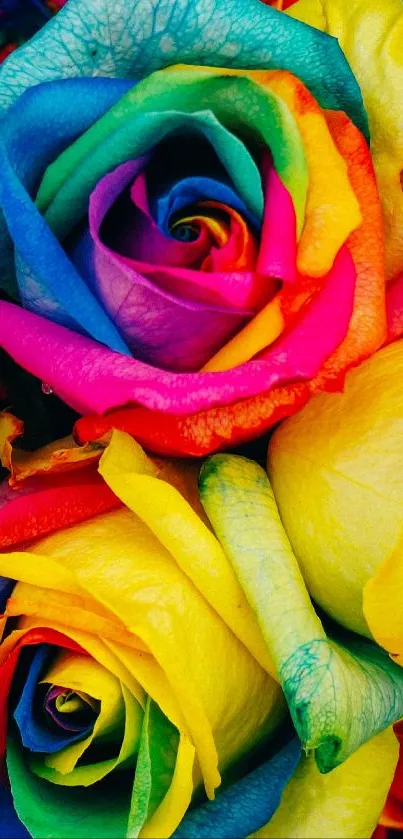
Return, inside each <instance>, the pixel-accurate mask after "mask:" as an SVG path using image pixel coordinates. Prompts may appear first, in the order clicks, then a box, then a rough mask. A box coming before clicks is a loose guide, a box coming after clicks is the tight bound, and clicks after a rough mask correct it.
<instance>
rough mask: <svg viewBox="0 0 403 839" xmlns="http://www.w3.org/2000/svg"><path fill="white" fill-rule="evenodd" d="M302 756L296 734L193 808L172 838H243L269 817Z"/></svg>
mask: <svg viewBox="0 0 403 839" xmlns="http://www.w3.org/2000/svg"><path fill="white" fill-rule="evenodd" d="M300 757H301V744H300V742H299V740H298V739H297V738H295V739H294V740H291V742H290V743H288V745H287V746H285V747H284V748H283V749H281V751H280V752H278V753H277V754H275V755H274V756H273V757H272V758H271V760H268V761H267V762H266V763H264V764H263V765H262V766H259V767H258V769H255V771H254V772H251V773H250V774H249V775H247V776H246V777H245V778H242V780H241V781H238V783H236V784H233V785H232V786H230V787H228V789H227V790H225V792H223V793H222V794H221V795H220V794H218V795H217V798H216V799H215V800H214V801H209V802H208V803H207V804H202V805H201V806H200V807H198V808H197V809H195V810H192V811H191V812H190V813H189V814H188V815H187V816H185V818H184V819H183V821H182V822H181V824H180V825H179V827H178V829H177V830H176V831H175V833H174V834H173V837H172V839H207V837H208V839H223V837H225V839H243V837H246V836H249V834H250V833H253V832H254V831H256V830H259V829H260V828H261V827H263V825H265V824H267V822H268V821H270V819H271V817H272V816H273V814H274V813H275V811H276V810H277V807H278V805H279V803H280V798H281V795H282V792H283V789H284V787H285V786H286V784H287V783H288V781H289V780H290V778H291V776H292V775H293V774H294V771H295V769H296V767H297V764H298V761H299V759H300Z"/></svg>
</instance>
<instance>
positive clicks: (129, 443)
mask: <svg viewBox="0 0 403 839" xmlns="http://www.w3.org/2000/svg"><path fill="white" fill-rule="evenodd" d="M99 471H100V473H101V475H102V477H103V478H104V480H105V481H106V483H107V484H108V485H109V486H110V488H111V489H112V490H113V492H114V493H115V495H117V496H118V498H120V499H121V500H122V501H123V503H124V504H126V506H127V507H129V508H130V509H131V510H133V512H135V513H136V515H138V516H139V517H140V518H141V519H142V521H144V523H145V524H146V525H147V526H148V527H149V528H150V530H151V531H152V532H153V533H155V535H156V536H157V538H158V539H159V541H160V543H161V544H162V545H164V547H165V548H166V549H167V550H168V551H169V552H170V553H171V555H172V556H173V557H174V558H175V560H176V562H177V563H178V565H179V567H180V568H181V569H182V571H183V572H184V573H185V574H186V575H187V576H188V577H189V578H190V579H191V580H192V582H193V583H194V584H195V585H196V586H197V588H198V589H199V591H200V592H201V593H202V594H203V595H204V597H205V598H206V600H207V601H208V602H209V603H210V604H211V606H212V607H213V608H214V609H215V610H216V612H217V613H218V614H219V615H220V616H221V617H222V618H223V619H224V620H225V623H226V624H227V625H228V626H229V627H230V628H231V629H232V630H233V632H234V633H235V635H236V636H237V637H238V638H239V639H240V640H241V641H242V643H243V644H245V646H246V647H247V648H248V650H249V651H250V652H251V653H252V655H254V656H255V658H256V660H257V661H258V662H259V663H260V664H261V665H262V666H263V667H265V668H266V669H267V671H268V672H270V673H271V674H272V675H275V669H274V667H273V665H272V663H271V662H270V659H269V657H268V654H267V650H266V646H265V642H264V640H263V636H262V634H261V632H260V630H259V627H258V624H257V622H256V620H255V619H254V616H253V612H252V610H251V608H250V606H249V604H248V601H247V599H246V597H245V594H244V592H243V590H242V588H241V586H240V585H239V583H238V580H237V578H236V575H235V574H234V572H233V570H232V568H231V566H230V564H229V562H228V560H227V558H226V556H225V554H224V551H223V550H222V548H221V546H220V543H219V542H218V540H217V539H216V538H215V536H214V535H213V534H212V533H211V531H210V530H209V529H208V527H206V525H205V524H204V522H203V521H201V519H200V518H199V516H198V515H197V514H196V513H195V511H194V510H193V509H192V507H191V506H190V504H188V503H187V501H186V500H185V499H184V498H183V496H182V495H181V494H180V493H179V492H178V491H177V490H176V489H175V488H174V487H172V486H171V485H170V484H168V483H166V482H165V481H161V480H158V479H155V478H154V477H152V473H151V471H150V467H149V465H145V461H144V453H143V450H142V448H141V446H139V445H138V443H136V442H135V440H133V439H132V438H131V437H129V435H128V434H124V433H123V432H121V431H114V432H113V434H112V439H111V442H110V445H109V446H108V448H107V449H106V451H105V453H104V455H103V456H102V459H101V462H100V465H99Z"/></svg>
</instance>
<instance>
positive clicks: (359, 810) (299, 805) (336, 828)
mask: <svg viewBox="0 0 403 839" xmlns="http://www.w3.org/2000/svg"><path fill="white" fill-rule="evenodd" d="M398 754H399V747H398V742H397V739H396V737H395V735H394V734H393V731H392V729H388V730H386V731H383V732H382V733H381V734H378V735H377V736H376V737H374V738H373V739H372V740H370V741H369V743H366V744H365V745H364V746H361V748H360V749H358V751H357V752H355V754H353V755H352V756H351V757H350V758H349V759H348V760H346V761H345V763H343V764H342V765H341V766H338V767H337V769H334V770H333V772H330V773H329V774H328V775H321V774H320V773H319V771H318V769H317V768H316V766H315V761H314V759H313V756H310V757H303V758H302V759H301V762H300V764H299V766H298V768H297V770H296V772H295V773H294V775H293V777H292V779H291V781H290V782H289V784H288V785H287V787H286V789H285V791H284V793H283V796H282V799H281V803H280V806H279V808H278V810H277V811H276V813H275V814H274V816H273V818H272V819H271V821H270V822H269V824H268V825H266V827H263V828H262V829H261V830H259V831H258V832H257V833H254V834H253V837H254V839H290V837H292V839H323V837H324V836H326V837H327V839H366V837H368V839H369V837H370V836H372V833H373V831H374V830H375V827H376V825H377V824H378V819H379V816H380V814H381V812H382V807H383V804H384V802H385V799H386V796H387V793H388V790H389V786H390V784H391V782H392V779H393V775H394V771H395V767H396V763H397V759H398Z"/></svg>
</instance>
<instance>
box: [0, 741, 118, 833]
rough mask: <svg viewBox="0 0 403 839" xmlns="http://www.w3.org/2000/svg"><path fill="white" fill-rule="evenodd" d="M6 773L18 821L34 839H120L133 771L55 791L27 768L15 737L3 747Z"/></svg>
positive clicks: (51, 785) (55, 786)
mask: <svg viewBox="0 0 403 839" xmlns="http://www.w3.org/2000/svg"><path fill="white" fill-rule="evenodd" d="M7 769H8V775H9V778H10V783H11V788H12V793H13V797H14V805H15V809H16V812H17V814H18V817H19V818H20V820H21V821H22V822H23V824H24V825H25V827H26V828H27V830H28V831H29V833H30V834H31V836H32V837H33V839H54V838H55V836H57V839H94V837H97V839H111V837H113V839H124V837H125V836H126V826H127V816H128V812H129V807H130V796H131V789H132V784H133V775H132V773H129V772H127V773H121V772H117V773H114V774H113V775H112V776H109V778H108V779H107V780H106V781H101V782H100V783H99V784H96V785H95V786H93V787H88V788H86V787H77V788H69V787H58V786H57V785H55V784H49V783H48V782H47V781H44V780H42V778H38V777H37V776H36V775H34V774H33V773H32V772H31V771H30V769H29V768H28V766H27V764H26V762H25V759H24V754H23V750H22V748H21V746H20V745H19V742H18V740H17V737H16V736H15V735H13V734H12V735H11V736H10V737H9V739H8V743H7Z"/></svg>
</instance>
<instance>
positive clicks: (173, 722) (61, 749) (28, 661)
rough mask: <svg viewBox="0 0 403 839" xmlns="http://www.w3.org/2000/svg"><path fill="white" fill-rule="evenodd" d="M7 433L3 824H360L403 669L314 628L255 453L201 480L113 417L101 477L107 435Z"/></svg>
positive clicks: (217, 830)
mask: <svg viewBox="0 0 403 839" xmlns="http://www.w3.org/2000/svg"><path fill="white" fill-rule="evenodd" d="M0 428H1V430H2V459H3V463H6V464H7V466H8V468H9V470H10V471H11V479H10V484H9V485H7V484H6V485H2V492H3V496H2V498H3V499H4V498H5V496H6V495H7V493H8V500H7V503H6V504H3V506H2V507H1V509H0V525H1V534H2V537H3V542H2V549H3V552H2V553H1V554H0V575H2V577H1V583H0V593H1V598H2V601H3V602H4V607H3V608H4V615H3V618H2V621H1V629H2V641H1V644H0V678H1V684H2V692H1V702H0V750H1V753H2V759H3V760H4V757H5V758H6V780H5V781H4V780H3V782H2V783H0V801H1V804H2V809H1V814H2V815H1V818H0V825H2V826H1V835H4V836H6V835H10V831H11V827H12V826H13V825H14V828H15V823H16V819H17V817H18V819H19V820H20V821H21V822H22V824H23V825H25V827H26V829H27V830H28V833H29V835H31V836H33V837H34V839H36V837H38V839H46V837H49V839H50V837H54V836H55V835H57V837H58V839H59V837H60V839H62V837H66V839H67V837H69V839H71V837H76V836H77V837H80V838H81V839H83V837H87V836H88V837H94V836H96V837H105V839H108V837H111V836H114V837H119V836H122V837H126V836H127V837H135V836H141V837H147V836H149V837H154V839H156V837H169V836H171V835H174V836H175V837H176V839H182V837H189V836H190V837H195V839H201V837H206V836H208V837H211V839H214V837H217V836H223V835H225V836H228V837H231V839H236V837H239V836H240V835H242V836H246V835H249V834H252V833H253V834H254V835H255V833H256V831H257V833H256V836H259V837H272V836H289V835H292V836H295V837H299V836H301V837H302V836H306V835H308V836H310V837H312V839H316V837H320V836H322V835H323V830H324V826H325V825H326V829H327V831H330V834H329V835H334V836H346V837H347V836H351V835H357V836H358V835H359V836H365V837H370V835H371V833H372V831H373V829H374V827H375V825H376V823H377V820H378V818H379V814H380V812H381V809H382V806H383V804H384V801H385V798H386V794H387V791H388V788H389V785H390V783H391V780H392V777H393V773H394V770H395V765H396V761H397V757H398V743H397V740H396V738H395V737H394V735H393V732H392V730H391V728H390V726H391V724H392V723H394V722H395V721H396V720H397V719H398V718H399V717H401V716H402V715H403V671H402V670H401V668H399V667H398V666H397V665H396V664H394V663H393V662H392V661H390V659H389V658H388V656H387V654H386V653H385V652H384V651H383V650H381V649H380V648H378V647H376V645H375V644H373V643H371V642H369V641H357V639H356V638H354V636H352V635H346V633H341V632H340V628H338V627H337V626H336V625H333V626H330V627H328V628H327V631H325V629H324V627H323V626H322V624H321V622H320V620H319V618H318V616H317V615H316V613H315V611H314V609H313V606H312V604H311V602H310V600H309V596H308V593H307V591H306V588H305V584H304V580H303V578H302V576H301V573H300V571H299V569H298V565H297V563H296V560H295V557H294V555H293V553H292V551H291V548H290V545H289V543H288V541H287V537H286V535H285V533H284V530H283V528H282V525H281V522H280V518H279V515H278V512H277V509H276V505H275V502H274V497H273V493H272V490H271V487H270V484H269V482H268V479H267V476H266V475H265V473H264V471H263V469H261V467H259V466H258V465H257V464H256V463H253V462H252V461H249V460H246V459H245V458H242V457H238V456H234V455H216V456H215V457H213V458H211V459H210V460H208V461H207V462H206V463H205V464H204V466H203V468H202V471H201V474H200V477H199V492H198V491H197V486H196V483H195V475H196V471H195V468H190V467H189V465H186V464H180V463H177V464H175V463H170V462H164V461H151V460H150V459H149V458H148V457H147V456H146V455H145V453H144V452H143V451H142V449H141V448H140V447H139V446H138V444H137V443H135V442H134V441H133V440H132V439H131V438H130V437H129V436H127V435H124V434H122V433H121V432H116V431H115V432H114V433H113V436H112V439H111V442H110V443H109V444H108V443H107V441H103V443H102V451H103V454H102V456H101V460H100V462H99V466H98V470H99V471H98V472H96V474H97V479H96V478H95V475H94V472H95V471H96V461H97V460H98V461H99V457H100V454H101V451H100V449H101V444H95V445H97V448H98V450H96V449H95V448H94V447H93V448H87V449H86V450H85V452H84V453H83V452H82V450H77V448H75V447H74V445H73V444H72V443H71V445H70V447H69V446H68V445H67V442H66V441H64V442H63V444H61V443H60V442H59V444H58V448H56V444H52V447H46V448H45V449H42V450H40V451H38V452H35V453H34V454H28V453H25V454H24V453H23V451H22V450H21V449H18V448H14V447H13V439H15V437H16V436H17V434H18V433H21V431H22V429H21V427H20V426H19V425H18V424H17V423H16V421H15V420H13V418H11V417H10V416H9V415H3V416H2V417H1V424H0ZM105 446H106V448H105ZM80 452H81V454H80ZM91 474H92V479H91V480H92V492H87V493H86V492H85V487H87V486H88V485H89V483H90V475H91ZM83 475H86V477H85V478H84V477H83ZM101 486H104V487H105V488H106V490H107V494H104V495H102V494H101ZM72 487H75V489H76V505H75V506H74V504H72V495H71V489H72ZM6 490H7V491H6ZM44 493H47V496H46V501H47V503H46V504H44V503H43V494H44ZM10 495H11V498H10ZM100 500H101V501H102V503H103V506H101V507H98V506H97V504H98V503H99V501H100ZM200 502H201V503H200ZM15 505H17V507H18V516H17V517H16V516H15V514H14V513H13V508H14V507H15ZM24 508H25V509H24ZM56 513H57V517H56ZM16 521H17V523H18V529H16V527H15V522H16ZM32 522H34V530H33V524H32ZM13 524H14V526H13ZM211 527H213V528H214V532H215V534H216V535H214V532H212V530H211ZM10 549H11V551H12V552H5V551H7V550H8V551H10ZM286 703H287V704H288V708H289V710H290V712H291V717H292V720H293V723H294V726H295V728H296V729H297V733H298V735H299V738H300V741H301V743H302V747H303V749H304V751H305V752H306V753H307V755H308V756H306V755H304V756H302V757H301V756H300V752H301V747H300V745H299V741H298V739H297V738H295V734H294V737H293V732H292V730H290V726H289V724H287V720H286V716H285V711H286V709H287V704H286ZM363 707H365V709H366V713H365V714H362V713H360V709H362V708H363ZM280 726H281V728H279V727H280ZM274 734H275V735H276V736H277V734H278V735H279V737H278V738H277V740H276V739H274V737H273V735H274ZM257 747H259V748H260V752H259V754H260V759H258V760H257V768H256V769H254V770H253V771H252V772H250V774H247V775H246V777H244V778H242V780H238V781H236V783H232V784H231V781H232V782H233V781H234V779H235V780H236V779H237V778H239V776H240V775H242V774H245V772H247V770H248V762H246V763H245V761H244V760H243V759H244V758H245V756H249V757H248V760H249V761H250V760H251V757H252V758H253V752H256V749H257ZM262 747H264V748H265V751H266V755H267V753H268V754H269V760H266V762H264V757H263V755H264V751H263V752H262ZM262 759H263V763H261V761H262ZM255 763H256V757H255ZM357 777H359V783H358V782H357ZM221 778H223V780H224V781H225V785H224V791H223V792H220V791H219V790H218V795H217V798H216V800H215V801H210V802H206V801H205V802H204V803H203V802H202V799H203V793H202V790H203V786H204V789H205V791H206V793H207V796H208V797H210V798H213V797H214V792H215V790H216V789H217V788H219V786H220V783H221ZM228 784H229V786H228ZM225 787H227V788H226V789H225ZM283 791H284V794H283V797H282V798H281V801H280V797H281V794H282V792H283ZM308 793H309V796H310V800H311V804H309V805H308V806H307V804H306V796H307V795H308ZM352 795H353V796H354V798H355V799H356V806H355V807H353V808H349V807H346V806H342V804H343V802H344V804H345V803H346V802H347V801H348V800H349V799H350V798H351V796H352ZM318 800H320V802H321V806H320V807H319V808H318ZM12 801H13V802H14V803H13V804H12ZM298 801H301V802H304V803H303V805H302V809H301V808H298V807H296V806H295V802H298ZM14 808H15V809H14ZM1 819H2V820H3V821H1ZM182 819H183V821H182ZM14 828H13V829H14ZM19 830H20V831H21V826H20V828H19ZM16 835H21V832H20V833H17V834H16Z"/></svg>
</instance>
